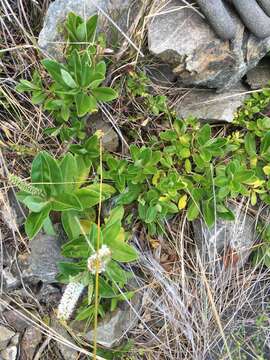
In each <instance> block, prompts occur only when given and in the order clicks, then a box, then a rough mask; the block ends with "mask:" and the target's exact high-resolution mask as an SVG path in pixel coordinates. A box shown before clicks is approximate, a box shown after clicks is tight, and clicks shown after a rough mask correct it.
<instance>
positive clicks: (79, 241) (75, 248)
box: [62, 236, 92, 259]
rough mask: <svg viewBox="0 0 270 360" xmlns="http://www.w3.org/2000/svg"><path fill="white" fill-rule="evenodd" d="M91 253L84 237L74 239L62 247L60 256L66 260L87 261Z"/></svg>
mask: <svg viewBox="0 0 270 360" xmlns="http://www.w3.org/2000/svg"><path fill="white" fill-rule="evenodd" d="M91 253H92V251H91V248H90V247H89V244H88V242H87V241H86V239H85V237H84V236H79V237H76V238H74V239H73V240H71V241H69V242H67V243H65V244H64V245H63V247H62V255H63V256H65V257H66V258H75V259H79V258H83V259H87V258H88V257H89V256H90V255H91Z"/></svg>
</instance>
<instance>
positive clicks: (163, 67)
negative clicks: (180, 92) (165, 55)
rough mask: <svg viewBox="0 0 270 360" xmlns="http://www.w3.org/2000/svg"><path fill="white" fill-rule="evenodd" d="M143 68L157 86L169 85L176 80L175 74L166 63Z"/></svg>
mask: <svg viewBox="0 0 270 360" xmlns="http://www.w3.org/2000/svg"><path fill="white" fill-rule="evenodd" d="M145 70H146V72H147V75H148V76H149V78H150V79H151V81H153V83H154V84H156V85H158V86H162V87H171V86H173V85H174V83H175V82H176V81H177V76H176V75H175V74H174V73H173V72H172V69H171V68H170V66H169V65H167V64H158V65H154V66H147V67H146V68H145Z"/></svg>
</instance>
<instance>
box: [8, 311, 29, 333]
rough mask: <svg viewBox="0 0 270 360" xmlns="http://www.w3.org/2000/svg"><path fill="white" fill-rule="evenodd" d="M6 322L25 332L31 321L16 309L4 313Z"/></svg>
mask: <svg viewBox="0 0 270 360" xmlns="http://www.w3.org/2000/svg"><path fill="white" fill-rule="evenodd" d="M3 317H4V318H5V320H6V322H7V323H8V324H9V325H10V326H11V327H12V328H13V329H15V330H16V331H18V332H20V333H21V332H23V331H24V330H25V329H26V328H27V326H29V323H28V322H27V321H26V319H24V318H23V317H21V316H19V315H18V313H16V312H15V311H14V310H7V311H5V312H4V313H3Z"/></svg>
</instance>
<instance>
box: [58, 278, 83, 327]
mask: <svg viewBox="0 0 270 360" xmlns="http://www.w3.org/2000/svg"><path fill="white" fill-rule="evenodd" d="M84 288H85V286H84V285H82V284H80V283H76V282H71V283H69V284H68V285H67V287H66V289H65V291H64V294H63V296H62V298H61V301H60V303H59V305H58V309H57V318H58V319H61V320H68V319H69V318H70V317H71V315H72V314H73V312H74V310H75V307H76V305H77V302H78V300H79V298H80V296H81V294H82V292H83V289H84Z"/></svg>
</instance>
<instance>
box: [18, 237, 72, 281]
mask: <svg viewBox="0 0 270 360" xmlns="http://www.w3.org/2000/svg"><path fill="white" fill-rule="evenodd" d="M64 242H65V239H64V237H63V236H62V234H59V235H56V236H50V235H46V234H43V233H39V234H38V235H37V236H36V237H35V238H34V239H33V240H31V242H30V248H31V255H30V266H29V268H28V269H26V270H24V271H23V277H24V278H25V279H28V280H29V281H32V280H33V281H34V280H36V281H43V282H44V283H54V282H57V281H56V275H57V274H58V267H57V264H58V262H59V261H66V258H64V257H63V256H62V255H61V246H62V245H63V244H64Z"/></svg>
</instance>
